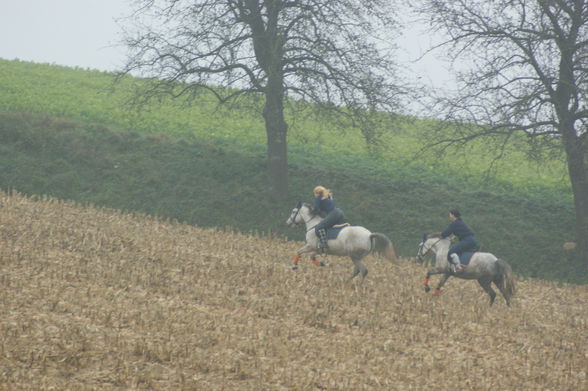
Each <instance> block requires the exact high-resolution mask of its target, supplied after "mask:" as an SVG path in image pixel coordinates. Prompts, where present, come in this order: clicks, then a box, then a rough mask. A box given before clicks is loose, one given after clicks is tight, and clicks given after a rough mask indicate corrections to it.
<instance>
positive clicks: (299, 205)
mask: <svg viewBox="0 0 588 391" xmlns="http://www.w3.org/2000/svg"><path fill="white" fill-rule="evenodd" d="M301 206H302V201H298V203H297V204H296V209H300V207H301Z"/></svg>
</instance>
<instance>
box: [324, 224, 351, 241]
mask: <svg viewBox="0 0 588 391" xmlns="http://www.w3.org/2000/svg"><path fill="white" fill-rule="evenodd" d="M350 225H351V224H349V223H343V224H335V225H333V226H332V227H331V228H329V229H328V230H327V239H337V236H339V233H340V232H341V230H342V229H343V228H345V227H348V226H350Z"/></svg>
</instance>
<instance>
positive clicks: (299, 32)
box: [124, 0, 400, 199]
mask: <svg viewBox="0 0 588 391" xmlns="http://www.w3.org/2000/svg"><path fill="white" fill-rule="evenodd" d="M136 5H137V8H136V9H137V13H136V14H135V15H134V17H133V19H134V22H135V26H136V30H135V31H136V32H135V33H134V34H133V32H129V39H128V42H127V43H128V46H129V47H130V48H131V50H132V55H131V57H130V58H129V61H128V66H127V68H126V69H125V72H124V73H129V72H132V73H135V74H137V73H138V74H140V75H145V76H151V77H153V78H152V81H153V82H154V83H150V88H149V89H148V90H146V91H143V92H142V95H143V97H145V98H149V97H150V96H153V95H157V94H160V93H166V94H172V95H174V96H179V95H187V96H191V95H193V94H195V93H198V92H199V91H202V90H208V91H211V92H212V93H214V94H215V95H216V96H217V98H218V99H219V101H220V102H225V101H228V100H231V99H232V98H236V97H238V96H240V95H243V94H247V95H251V94H253V95H254V96H261V97H263V101H264V108H263V117H264V120H265V127H266V133H267V137H268V172H269V177H270V185H271V186H272V187H273V190H274V191H273V194H278V195H279V197H278V198H282V199H284V197H285V195H286V193H287V176H288V166H287V137H286V134H287V131H288V124H287V122H286V119H285V117H284V104H285V103H286V102H287V98H291V99H293V100H297V101H299V102H312V103H314V104H315V105H314V106H313V108H322V109H324V108H328V109H329V111H333V110H334V111H336V112H337V113H338V114H341V115H345V116H348V118H350V119H353V118H366V117H365V116H363V115H362V114H365V113H367V112H369V111H371V110H386V111H390V110H393V109H396V106H397V103H398V99H397V97H398V94H399V91H400V88H399V87H398V86H396V85H394V83H392V81H394V80H395V75H394V69H395V68H394V62H393V61H391V58H392V57H391V53H390V52H386V51H385V50H384V47H390V44H389V43H390V42H391V41H392V36H391V35H390V34H387V32H390V31H393V29H394V26H395V23H394V19H393V15H394V12H393V7H392V5H393V2H390V1H389V0H338V1H331V0H208V1H197V0H137V1H136ZM218 86H221V87H223V88H222V89H220V88H217V87H218ZM363 129H368V128H367V127H365V126H364V127H363ZM364 134H365V135H367V136H366V137H367V138H368V139H369V137H371V133H370V131H367V130H366V131H365V132H364Z"/></svg>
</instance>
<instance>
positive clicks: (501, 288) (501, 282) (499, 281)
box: [494, 276, 510, 307]
mask: <svg viewBox="0 0 588 391" xmlns="http://www.w3.org/2000/svg"><path fill="white" fill-rule="evenodd" d="M494 285H496V287H497V288H498V290H499V291H500V293H502V297H504V300H505V301H506V305H507V306H509V307H510V295H509V294H508V292H507V291H506V288H505V287H504V278H503V277H502V276H500V277H497V278H496V279H495V280H494Z"/></svg>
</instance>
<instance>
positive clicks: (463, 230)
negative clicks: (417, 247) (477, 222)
mask: <svg viewBox="0 0 588 391" xmlns="http://www.w3.org/2000/svg"><path fill="white" fill-rule="evenodd" d="M451 234H453V235H455V236H457V238H458V239H459V240H463V239H464V238H467V237H468V236H473V235H474V231H473V230H472V229H471V228H470V227H468V225H467V224H466V223H464V221H463V220H462V219H461V217H458V218H457V219H455V220H453V221H452V222H451V224H449V225H448V226H447V228H445V231H443V232H441V237H443V238H446V237H448V236H449V235H451Z"/></svg>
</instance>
